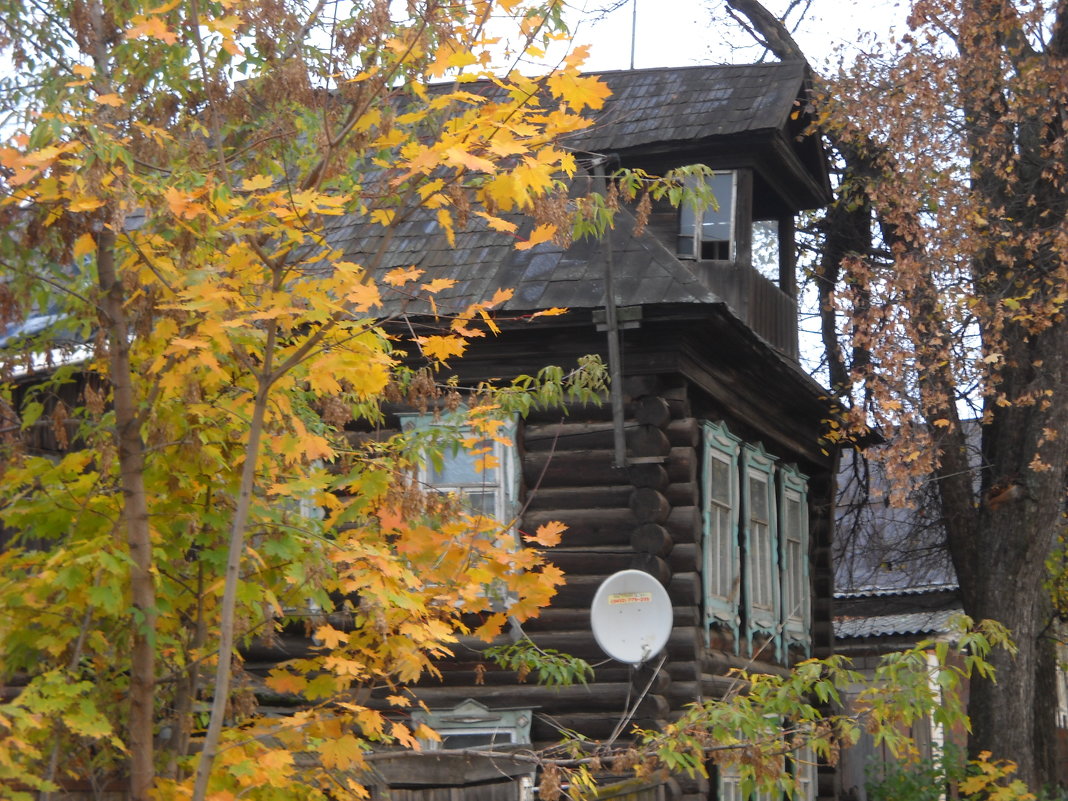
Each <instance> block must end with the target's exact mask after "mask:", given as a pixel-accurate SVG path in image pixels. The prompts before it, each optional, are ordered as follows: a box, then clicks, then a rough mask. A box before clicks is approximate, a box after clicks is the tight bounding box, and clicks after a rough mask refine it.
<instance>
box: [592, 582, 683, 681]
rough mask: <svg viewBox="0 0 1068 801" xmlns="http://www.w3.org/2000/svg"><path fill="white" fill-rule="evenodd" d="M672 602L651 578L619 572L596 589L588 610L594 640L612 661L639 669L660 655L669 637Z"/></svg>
mask: <svg viewBox="0 0 1068 801" xmlns="http://www.w3.org/2000/svg"><path fill="white" fill-rule="evenodd" d="M671 622H672V613H671V599H670V598H668V594H667V590H665V589H664V586H663V585H662V584H661V583H660V582H659V581H657V580H656V579H655V578H653V576H651V575H649V574H648V573H645V572H643V571H641V570H620V571H619V572H618V573H614V574H613V575H611V576H609V577H608V578H606V579H605V580H604V581H603V582H601V586H600V587H598V588H597V594H596V595H594V596H593V604H592V605H591V606H590V625H591V626H592V627H593V638H594V639H595V640H597V644H598V645H599V646H601V650H602V651H604V652H605V653H606V654H608V655H609V656H610V657H612V658H613V659H618V660H619V661H620V662H627V663H628V664H631V665H640V664H641V663H642V662H645V661H647V660H649V659H651V658H652V657H654V656H656V655H657V654H658V653H660V650H661V649H662V648H663V647H664V646H665V645H666V644H667V641H668V635H669V634H670V633H671Z"/></svg>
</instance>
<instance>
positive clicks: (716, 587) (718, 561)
mask: <svg viewBox="0 0 1068 801" xmlns="http://www.w3.org/2000/svg"><path fill="white" fill-rule="evenodd" d="M741 446H742V441H741V440H740V439H738V437H736V436H734V435H733V434H731V433H730V432H729V431H728V430H727V427H726V426H725V425H723V424H722V423H705V425H704V459H703V466H702V469H703V473H702V476H703V478H702V482H701V485H702V492H701V497H702V510H701V511H702V521H701V522H702V532H703V534H702V543H701V551H702V560H703V565H702V568H703V569H702V571H701V575H702V583H703V587H704V593H703V595H704V606H705V631H706V634H707V631H708V629H709V627H711V626H712V625H713V624H715V625H719V626H723V627H725V628H728V629H730V630H731V631H732V632H733V634H734V647H735V651H736V652H737V650H738V646H739V642H738V641H739V633H740V632H739V627H740V626H741V617H740V610H741V596H742V586H741V585H742V560H741V551H740V549H739V546H738V508H739V489H738V455H739V453H740V450H741ZM713 460H715V461H716V462H719V463H720V464H723V465H725V466H726V468H727V471H726V473H727V481H728V486H727V487H726V492H725V493H724V492H722V491H721V492H717V493H713V488H712V473H713V471H712V465H713ZM714 495H716V496H718V497H719V499H720V500H717V499H716V497H714ZM724 495H726V503H724V502H723V500H722V498H723V496H724Z"/></svg>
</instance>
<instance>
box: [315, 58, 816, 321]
mask: <svg viewBox="0 0 1068 801" xmlns="http://www.w3.org/2000/svg"><path fill="white" fill-rule="evenodd" d="M597 74H598V76H599V77H601V78H602V79H603V80H604V81H605V82H606V83H607V84H608V85H609V87H610V88H611V90H612V95H611V97H610V98H609V99H608V100H607V102H606V103H605V106H604V108H603V109H601V110H600V111H599V112H597V114H596V122H595V124H594V125H593V126H592V128H590V129H587V130H586V131H583V132H581V133H580V134H577V135H575V136H573V137H570V138H569V139H568V140H567V142H566V144H567V145H568V146H570V147H573V148H576V149H577V150H583V151H587V152H617V153H618V152H622V151H627V150H630V151H632V152H640V151H641V150H642V149H643V148H649V147H651V146H656V147H658V148H663V147H665V146H667V145H669V144H671V143H682V142H690V143H700V142H703V141H705V140H710V139H716V138H720V137H724V136H730V135H734V134H753V135H755V134H756V132H758V131H765V132H767V133H769V134H773V133H775V134H777V133H778V132H780V131H782V130H783V129H784V127H785V126H786V125H787V122H788V119H789V117H790V115H791V114H792V113H793V112H794V111H795V109H796V100H797V98H798V97H799V96H800V94H801V93H802V91H803V89H804V85H805V81H806V79H807V75H808V68H807V66H806V65H805V64H804V62H800V61H795V62H780V63H770V64H752V65H742V66H733V65H714V66H700V67H681V68H679V67H672V68H662V69H651V70H627V71H618V72H605V73H597ZM468 88H469V89H470V88H471V87H468ZM487 89H488V90H490V91H492V87H491V86H487ZM580 180H581V179H580ZM620 218H621V219H619V220H618V221H617V226H616V229H615V230H614V231H613V232H612V233H611V234H610V236H609V237H608V241H607V242H605V241H588V240H587V241H582V242H578V243H575V244H574V245H572V246H571V247H569V248H567V249H564V248H561V247H559V246H557V245H553V244H549V243H545V244H541V245H537V246H535V247H534V248H532V249H531V250H527V251H517V250H516V249H515V242H516V238H515V237H514V236H513V235H510V234H505V233H500V232H496V231H492V230H490V229H489V228H488V227H487V226H486V224H485V222H484V221H483V220H482V219H481V218H479V217H477V216H474V215H472V216H471V218H470V220H469V222H468V226H467V228H466V230H458V231H457V233H456V243H455V245H450V244H449V243H448V242H447V241H446V238H445V236H444V233H443V232H442V230H441V229H440V227H439V226H438V224H437V222H436V220H435V219H434V217H433V215H432V214H431V213H429V212H425V211H424V210H419V209H417V210H415V211H414V213H413V216H412V218H410V219H409V220H407V221H405V222H400V223H397V224H395V225H394V231H393V234H392V236H393V238H392V241H390V243H389V244H388V245H387V247H386V248H385V250H386V255H385V260H384V262H383V264H382V265H381V267H380V270H379V276H378V277H379V278H380V277H381V275H382V274H384V272H386V271H388V270H389V269H392V268H394V267H399V266H409V265H414V266H415V267H417V268H418V269H420V270H422V271H423V272H424V274H425V275H427V276H431V277H433V278H445V279H451V280H453V281H455V282H456V283H455V285H454V286H453V287H452V288H451V289H448V290H445V291H443V292H441V293H439V294H437V295H435V303H436V305H437V311H439V312H442V313H448V312H455V311H458V310H460V309H463V308H466V307H467V306H469V305H470V304H471V303H474V302H477V301H480V300H484V299H487V298H489V297H492V295H493V293H494V292H495V291H496V290H498V289H500V288H510V289H512V290H513V295H512V298H511V300H509V301H508V302H506V303H505V304H504V305H503V307H501V308H502V310H504V311H513V312H514V311H534V310H539V309H545V308H551V307H555V306H566V307H568V308H572V309H580V308H586V309H592V308H597V307H600V306H603V305H604V285H605V267H606V260H607V258H608V249H609V247H610V248H611V251H612V254H611V255H612V260H613V268H614V270H613V274H614V276H615V278H614V282H615V287H616V292H615V295H616V297H615V301H616V303H617V304H618V305H622V306H631V305H643V304H659V303H682V304H688V303H692V304H709V303H720V302H722V299H721V298H719V297H717V296H716V295H715V294H714V293H713V292H711V291H710V290H709V289H707V288H706V287H705V286H704V285H703V284H702V283H701V282H700V281H699V280H698V278H697V276H696V275H695V273H694V272H693V270H692V263H691V262H688V261H680V260H679V259H678V258H677V257H676V255H675V254H674V253H673V252H672V251H671V250H669V249H668V247H666V246H665V245H664V243H662V242H661V241H660V240H659V239H657V238H656V237H655V236H653V235H651V234H650V233H648V232H643V233H641V234H639V235H638V236H635V235H634V234H633V230H634V220H633V217H631V216H630V215H629V214H627V213H626V212H623V213H621V215H620ZM517 219H518V218H517ZM529 230H530V226H529V223H528V224H527V227H525V228H521V229H520V235H521V236H522V238H525V235H526V234H527V233H528V232H529ZM382 235H383V232H382V229H381V228H379V227H377V226H374V225H371V224H368V223H365V222H361V221H359V220H356V219H352V218H342V219H340V220H338V221H336V222H334V223H332V224H331V225H330V230H329V232H328V240H329V242H330V244H331V245H332V246H333V247H335V248H338V249H339V250H341V251H342V252H344V253H345V254H346V258H348V259H350V260H352V261H357V262H361V263H365V262H366V255H367V254H369V253H374V252H376V251H377V250H378V248H379V245H380V244H381V241H382V240H381V237H382ZM414 286H417V285H413V287H414ZM412 294H413V295H414V294H416V293H415V292H414V289H413V291H412ZM386 300H387V302H386V308H387V311H388V312H390V313H396V312H406V313H415V314H418V313H423V312H426V311H428V307H427V305H426V304H425V303H424V302H422V301H419V300H417V299H415V298H414V297H412V298H409V297H408V296H407V294H406V292H405V290H404V288H401V290H400V291H398V292H397V293H396V294H395V295H394V297H393V298H391V299H386Z"/></svg>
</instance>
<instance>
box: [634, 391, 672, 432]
mask: <svg viewBox="0 0 1068 801" xmlns="http://www.w3.org/2000/svg"><path fill="white" fill-rule="evenodd" d="M634 419H635V420H637V421H638V422H639V423H640V424H641V425H645V426H656V427H657V428H663V427H664V426H666V425H667V424H668V423H669V422H671V407H670V406H668V402H667V401H666V400H664V399H663V398H661V397H659V396H657V395H646V396H645V397H642V398H639V399H638V400H636V401H635V402H634Z"/></svg>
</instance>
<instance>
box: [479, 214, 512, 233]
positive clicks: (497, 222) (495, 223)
mask: <svg viewBox="0 0 1068 801" xmlns="http://www.w3.org/2000/svg"><path fill="white" fill-rule="evenodd" d="M475 214H477V215H478V216H479V217H481V218H482V219H484V220H485V221H486V224H487V225H488V226H489V227H490V228H492V229H493V230H494V231H503V232H504V233H507V234H514V233H515V228H516V225H515V223H513V222H509V221H508V220H502V219H501V218H500V217H495V216H494V215H492V214H487V213H486V212H484V211H476V212H475Z"/></svg>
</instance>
